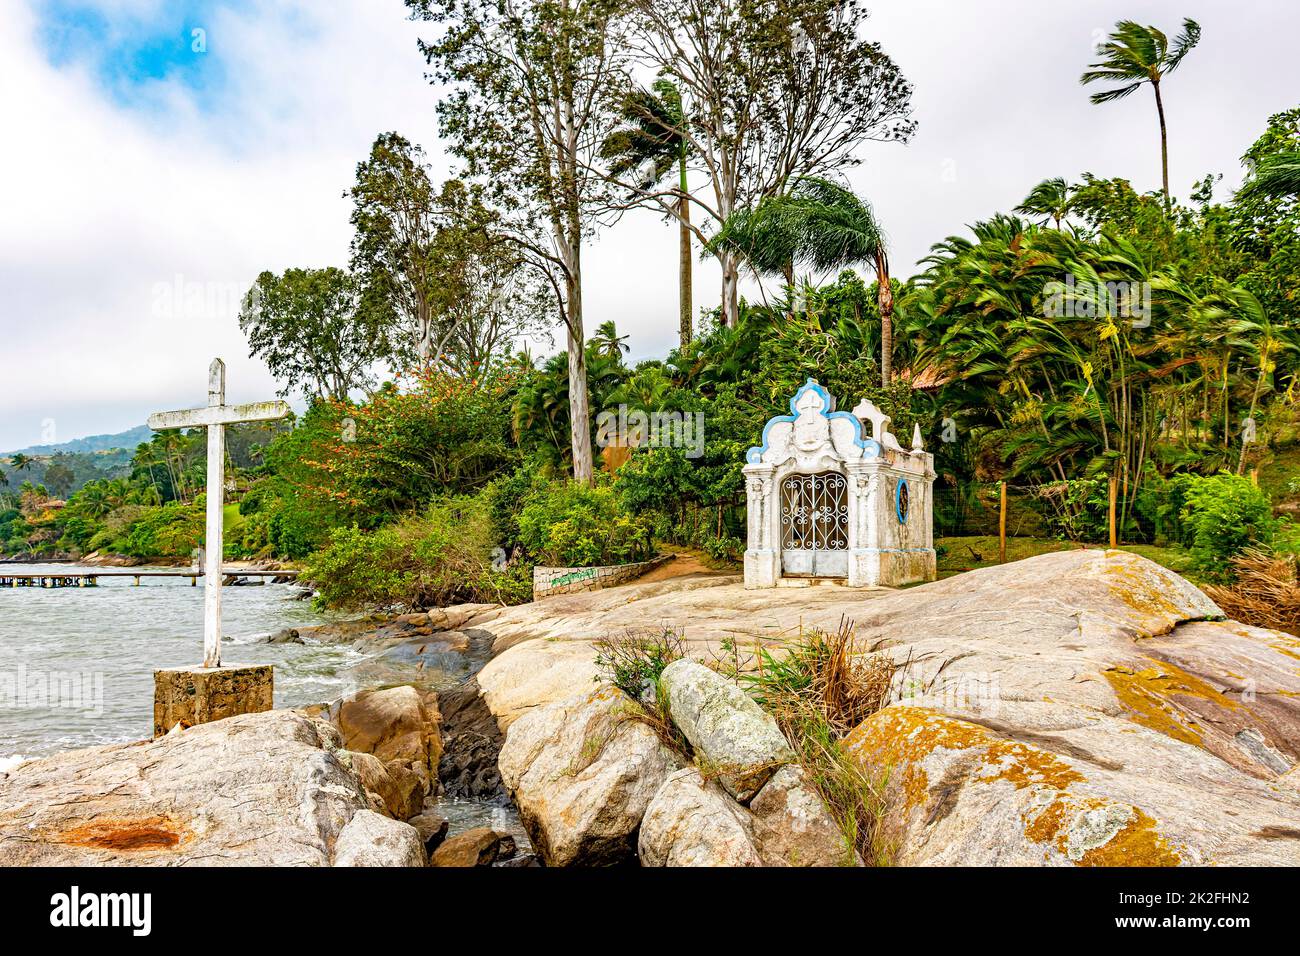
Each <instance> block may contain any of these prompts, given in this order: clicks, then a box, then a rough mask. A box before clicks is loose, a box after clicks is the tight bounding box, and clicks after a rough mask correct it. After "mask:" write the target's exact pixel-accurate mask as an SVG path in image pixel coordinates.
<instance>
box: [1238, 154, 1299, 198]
mask: <svg viewBox="0 0 1300 956" xmlns="http://www.w3.org/2000/svg"><path fill="white" fill-rule="evenodd" d="M1237 195H1238V197H1240V198H1242V199H1255V198H1264V199H1285V198H1287V197H1288V196H1300V150H1289V151H1287V152H1282V153H1277V154H1276V155H1273V156H1270V157H1269V158H1268V159H1266V160H1264V161H1263V162H1262V163H1260V165H1259V168H1258V169H1257V170H1256V171H1255V177H1254V178H1253V179H1252V180H1251V181H1250V182H1248V183H1246V185H1244V186H1242V187H1241V191H1240V192H1238V193H1237Z"/></svg>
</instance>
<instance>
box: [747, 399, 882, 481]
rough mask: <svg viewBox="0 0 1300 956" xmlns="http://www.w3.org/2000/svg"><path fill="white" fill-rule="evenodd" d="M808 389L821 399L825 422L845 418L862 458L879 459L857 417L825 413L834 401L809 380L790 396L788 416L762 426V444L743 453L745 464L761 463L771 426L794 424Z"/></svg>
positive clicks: (877, 449) (874, 443)
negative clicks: (782, 423)
mask: <svg viewBox="0 0 1300 956" xmlns="http://www.w3.org/2000/svg"><path fill="white" fill-rule="evenodd" d="M810 389H811V390H812V391H815V392H816V393H817V394H818V395H820V396H821V398H822V411H821V416H822V417H823V418H825V419H826V420H827V421H829V420H830V419H832V418H847V419H848V420H849V421H850V422H852V423H853V444H855V445H857V446H858V447H859V448H861V449H862V452H863V456H864V457H867V458H879V457H880V454H881V448H880V443H879V442H877V441H876V440H875V439H874V438H867V437H865V436H864V435H863V434H862V422H861V421H859V420H858V417H857V416H856V415H854V414H852V413H851V412H834V411H833V412H827V411H826V409H828V408H834V407H835V400H834V399H833V398H831V395H830V393H829V392H828V391H826V389H824V388H822V386H821V384H820V383H819V382H818V381H817V380H816V379H814V378H810V379H808V381H806V382H804V383H803V385H802V386H800V388H799V390H798V391H796V392H795V393H794V394H793V395H792V396H790V414H789V415H777V416H775V417H773V418H769V419H768V420H767V424H766V425H764V426H763V439H762V441H763V443H762V444H761V445H755V446H753V447H752V448H750V449H749V451H747V452H745V461H746V462H748V463H749V464H751V465H757V464H759V463H760V462H761V461H762V459H763V454H764V453H765V452H766V451H767V449H768V443H767V436H768V432H770V431H771V430H772V426H773V425H775V424H776V423H777V422H789V423H791V424H793V423H794V420H795V419H796V418H798V417H799V411H798V408H797V405H798V402H799V399H800V397H801V396H802V395H803V393H804V392H806V391H809V390H810Z"/></svg>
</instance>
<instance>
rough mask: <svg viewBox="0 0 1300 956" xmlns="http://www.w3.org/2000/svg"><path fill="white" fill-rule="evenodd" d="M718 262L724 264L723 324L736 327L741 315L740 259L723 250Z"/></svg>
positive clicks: (732, 327)
mask: <svg viewBox="0 0 1300 956" xmlns="http://www.w3.org/2000/svg"><path fill="white" fill-rule="evenodd" d="M718 262H719V264H721V266H722V324H723V325H724V326H726V327H727V328H729V329H734V328H735V327H736V322H737V320H738V319H739V317H740V260H739V259H738V258H737V257H736V256H734V255H732V254H731V253H729V252H722V253H719V255H718Z"/></svg>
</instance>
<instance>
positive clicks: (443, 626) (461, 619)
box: [425, 604, 500, 631]
mask: <svg viewBox="0 0 1300 956" xmlns="http://www.w3.org/2000/svg"><path fill="white" fill-rule="evenodd" d="M499 610H500V605H497V604H454V605H452V606H451V607H436V608H434V609H433V610H432V611H429V612H428V614H426V615H425V617H426V619H427V620H428V622H429V625H430V626H431V627H432V628H433V629H434V630H436V631H459V630H460V629H461V628H462V627H464V626H465V625H466V624H468V623H470V621H473V620H475V619H476V618H477V619H483V620H489V619H491V617H492V614H491V612H493V611H499Z"/></svg>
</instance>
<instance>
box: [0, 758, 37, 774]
mask: <svg viewBox="0 0 1300 956" xmlns="http://www.w3.org/2000/svg"><path fill="white" fill-rule="evenodd" d="M30 759H31V758H30V757H25V756H23V755H22V754H14V755H13V756H11V757H0V773H4V772H5V771H6V770H12V769H14V767H16V766H18V765H19V764H20V763H26V762H27V761H28V760H30Z"/></svg>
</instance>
